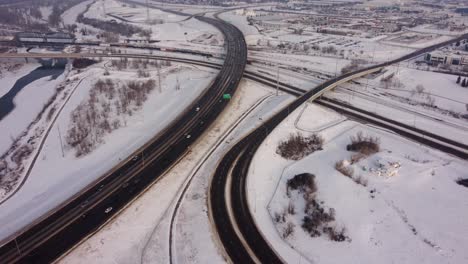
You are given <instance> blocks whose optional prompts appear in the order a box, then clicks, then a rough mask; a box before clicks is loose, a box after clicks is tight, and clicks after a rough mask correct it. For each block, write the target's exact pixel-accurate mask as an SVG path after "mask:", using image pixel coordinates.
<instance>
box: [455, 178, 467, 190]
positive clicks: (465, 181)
mask: <svg viewBox="0 0 468 264" xmlns="http://www.w3.org/2000/svg"><path fill="white" fill-rule="evenodd" d="M457 183H458V184H460V185H461V186H465V187H467V188H468V179H458V180H457Z"/></svg>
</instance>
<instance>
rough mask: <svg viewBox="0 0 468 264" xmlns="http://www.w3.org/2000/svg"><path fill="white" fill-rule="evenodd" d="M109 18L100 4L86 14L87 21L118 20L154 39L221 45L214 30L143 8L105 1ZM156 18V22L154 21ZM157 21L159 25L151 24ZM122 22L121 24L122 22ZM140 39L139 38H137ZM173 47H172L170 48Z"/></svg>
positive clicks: (220, 40)
mask: <svg viewBox="0 0 468 264" xmlns="http://www.w3.org/2000/svg"><path fill="white" fill-rule="evenodd" d="M105 4H106V10H105V11H106V14H110V15H113V16H110V15H104V10H103V6H102V3H101V2H95V3H94V4H92V5H91V6H90V8H89V10H88V12H86V13H85V16H86V17H89V18H95V19H100V20H107V21H111V20H116V18H115V16H116V17H118V18H121V19H124V20H126V21H127V23H130V24H132V25H134V26H137V27H141V28H144V29H147V30H151V39H153V40H160V41H173V42H182V43H185V42H186V43H188V44H190V43H191V42H194V43H203V44H208V45H215V46H218V45H222V43H223V36H222V34H221V32H219V31H218V30H217V29H216V28H215V27H213V26H211V25H209V24H206V23H203V22H201V21H199V20H197V19H194V18H192V19H189V20H186V18H187V17H185V16H179V15H175V14H172V13H167V12H163V11H161V10H158V9H154V8H150V9H148V12H149V13H148V14H149V17H150V21H148V16H147V9H146V8H144V7H142V6H134V7H133V6H131V5H129V4H125V3H122V2H119V1H115V0H106V3H105ZM155 18H156V19H155ZM152 19H153V20H157V22H152ZM119 22H122V21H119ZM134 37H136V38H138V36H134ZM169 44H171V43H169ZM171 47H173V45H172V46H171Z"/></svg>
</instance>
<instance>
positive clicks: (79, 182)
mask: <svg viewBox="0 0 468 264" xmlns="http://www.w3.org/2000/svg"><path fill="white" fill-rule="evenodd" d="M104 71H105V70H104V68H103V67H102V64H97V65H95V66H91V67H90V68H89V69H87V70H86V71H84V72H81V73H77V72H74V73H73V74H72V75H71V76H69V78H74V79H80V80H81V79H82V80H83V81H82V82H81V83H80V85H79V87H78V88H77V89H76V92H75V94H74V95H73V97H72V99H71V100H70V102H68V103H67V104H66V105H65V107H64V109H63V111H62V113H61V115H60V116H59V118H58V119H57V121H56V122H55V123H54V124H53V127H52V129H51V131H50V134H49V136H48V137H47V139H46V140H45V143H44V146H43V149H42V151H41V153H40V155H39V157H38V159H37V162H36V164H35V165H34V167H33V169H32V171H31V173H30V175H29V177H28V179H27V180H26V181H25V183H24V185H23V186H22V187H21V189H19V191H18V193H16V194H15V195H14V196H12V197H11V198H10V199H9V200H8V201H7V202H6V203H4V204H2V205H0V212H1V218H0V221H2V223H8V224H6V225H7V226H8V228H4V229H2V231H1V232H0V237H5V236H7V235H9V234H11V233H12V232H14V231H16V230H17V229H18V228H21V227H23V226H24V225H26V224H28V223H30V221H31V220H33V219H36V218H37V217H39V216H41V215H42V214H44V213H45V212H47V211H48V210H50V209H51V208H53V207H54V206H57V205H58V204H59V203H60V202H61V201H63V200H65V199H67V198H69V197H70V196H71V195H73V194H74V193H76V192H77V191H79V190H81V189H82V188H84V187H85V186H87V185H88V184H89V183H91V182H92V181H94V180H95V179H97V178H98V177H100V176H102V175H103V174H105V173H106V172H107V171H108V170H109V169H111V168H112V167H113V166H115V165H116V164H118V163H119V162H120V161H121V160H122V159H124V158H126V157H127V156H129V155H130V154H131V153H132V152H133V151H135V150H136V149H137V148H139V147H140V146H141V145H143V144H144V143H146V142H147V141H148V140H149V139H150V138H152V137H153V136H154V135H156V134H157V133H158V132H159V131H161V130H162V129H163V128H165V127H166V126H167V125H168V124H169V123H170V122H171V121H172V120H173V119H174V118H175V117H176V116H177V115H179V114H180V113H181V112H182V111H183V110H184V109H185V108H186V107H187V106H188V105H189V104H190V103H191V102H192V101H193V99H194V98H196V97H197V96H198V95H199V94H200V93H201V92H202V91H203V90H204V89H205V88H206V87H208V85H209V84H210V83H211V81H212V80H213V78H214V76H216V73H217V71H212V70H207V69H201V68H200V69H199V68H193V67H188V66H185V65H177V64H173V65H172V66H170V67H166V68H164V69H163V70H161V76H162V81H161V82H162V91H161V92H159V91H158V89H155V90H154V91H153V92H152V93H150V94H149V95H148V99H147V101H146V102H145V103H144V104H143V106H142V108H141V109H139V110H138V111H135V112H134V113H133V114H132V115H131V116H129V117H127V118H126V120H125V121H124V124H123V126H122V127H121V128H119V129H117V130H114V131H113V132H112V133H111V134H108V135H106V136H105V137H104V139H103V140H104V143H102V144H100V145H98V146H97V148H96V149H95V150H94V151H93V152H91V153H90V154H88V155H86V156H84V157H80V158H76V157H75V151H74V150H73V149H70V147H68V146H67V145H65V146H64V156H62V152H61V144H60V137H59V133H60V132H59V130H61V131H62V134H61V135H62V137H64V136H65V134H66V131H67V129H68V128H69V126H70V122H71V121H70V117H71V116H70V113H71V111H73V110H74V109H75V108H76V107H77V105H78V104H80V103H81V102H83V101H85V100H88V99H87V98H88V97H89V90H90V89H91V87H92V86H93V85H94V83H95V82H96V81H97V79H98V78H100V77H102V76H103V72H104ZM109 72H110V75H109V76H108V77H107V78H111V79H112V80H113V81H114V82H119V81H121V82H126V81H128V80H132V79H136V77H137V76H136V73H135V71H128V72H125V71H113V70H112V69H110V70H109ZM150 75H151V77H153V78H155V76H156V71H155V70H153V71H150ZM104 79H106V78H104ZM177 83H179V86H180V89H178V90H175V89H176V87H177ZM114 114H115V113H114ZM62 141H64V139H63V140H62ZM115 153H118V155H116V154H115ZM52 168H53V169H52ZM44 175H47V180H44ZM26 212H27V213H26ZM13 219H14V220H13Z"/></svg>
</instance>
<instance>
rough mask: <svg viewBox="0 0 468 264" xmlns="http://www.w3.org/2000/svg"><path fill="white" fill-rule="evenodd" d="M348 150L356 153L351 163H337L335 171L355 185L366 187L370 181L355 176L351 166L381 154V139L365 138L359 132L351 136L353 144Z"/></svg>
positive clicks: (343, 161) (342, 161) (346, 161)
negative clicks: (378, 153)
mask: <svg viewBox="0 0 468 264" xmlns="http://www.w3.org/2000/svg"><path fill="white" fill-rule="evenodd" d="M346 150H348V151H352V152H355V153H354V154H352V155H351V157H350V159H349V161H348V160H340V161H337V162H336V163H335V169H336V170H337V171H339V172H340V173H341V174H343V175H344V176H346V177H348V178H350V179H351V180H352V181H354V182H355V183H357V184H359V185H362V186H364V187H366V186H367V184H368V181H367V180H366V179H365V178H363V177H362V176H360V175H355V174H354V169H353V167H351V165H353V164H355V163H358V162H359V161H360V160H362V159H365V158H367V157H368V156H370V155H372V154H375V153H377V152H379V151H380V139H379V138H378V137H373V136H365V135H364V134H363V133H362V131H359V132H358V133H357V134H356V135H355V136H351V143H350V144H348V145H347V146H346Z"/></svg>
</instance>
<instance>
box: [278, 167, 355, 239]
mask: <svg viewBox="0 0 468 264" xmlns="http://www.w3.org/2000/svg"><path fill="white" fill-rule="evenodd" d="M286 184H287V186H286V195H287V196H288V197H289V198H291V196H292V195H293V192H296V193H297V194H299V195H301V196H302V198H303V199H304V201H305V206H304V214H305V216H304V217H303V218H302V223H301V227H302V228H303V229H304V231H306V232H307V233H308V234H309V235H310V236H311V237H318V236H321V235H326V236H327V237H328V238H329V239H330V240H332V241H336V242H342V241H346V240H349V238H348V237H347V236H346V234H345V233H346V230H345V228H338V227H337V226H336V224H335V210H334V209H333V208H330V209H326V208H324V207H323V202H320V201H318V200H317V199H316V193H317V185H316V183H315V175H314V174H310V173H302V174H298V175H295V176H294V177H293V178H291V179H289V180H288V181H287V183H286ZM295 214H296V211H295V206H294V204H293V203H292V202H290V203H289V205H288V206H287V207H286V208H285V209H284V211H283V212H282V213H281V214H278V213H277V214H275V218H274V220H275V222H276V223H279V224H281V223H283V225H284V228H283V229H282V236H283V238H287V237H289V236H291V235H292V234H294V224H293V223H292V222H291V221H288V218H289V217H288V216H289V215H295Z"/></svg>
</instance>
